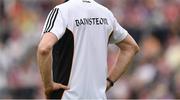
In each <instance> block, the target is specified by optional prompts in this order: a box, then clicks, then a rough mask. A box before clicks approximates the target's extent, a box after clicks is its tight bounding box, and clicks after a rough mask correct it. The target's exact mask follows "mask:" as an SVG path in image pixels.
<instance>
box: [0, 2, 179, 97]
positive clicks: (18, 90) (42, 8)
mask: <svg viewBox="0 0 180 100" xmlns="http://www.w3.org/2000/svg"><path fill="white" fill-rule="evenodd" d="M54 1H56V0H0V98H1V99H2V98H6V99H7V98H9V99H12V98H15V99H18V98H26V99H27V98H30V99H40V98H44V94H43V92H42V91H43V87H42V82H41V78H40V74H39V69H38V66H37V63H36V48H37V44H38V42H39V40H40V34H41V31H42V26H43V24H44V21H45V19H46V17H47V14H48V13H49V11H50V10H51V9H52V8H53V7H54V6H55V5H57V4H58V3H57V2H58V0H57V2H54ZM95 1H97V2H99V3H100V4H102V5H104V6H106V7H108V8H109V9H110V10H111V11H112V12H113V13H114V15H115V17H116V18H117V19H118V21H119V23H120V24H121V26H123V27H124V28H125V29H127V30H128V32H129V33H130V34H131V35H132V36H133V37H134V39H135V40H136V42H137V43H138V44H139V46H140V48H141V51H140V53H139V54H138V55H137V56H136V57H135V59H134V60H133V62H132V63H131V65H130V67H129V69H128V71H127V72H126V73H125V75H123V76H122V77H121V79H120V80H118V82H116V84H115V86H114V87H113V88H111V89H110V90H109V91H108V92H107V96H108V98H109V99H180V0H95ZM108 52H109V55H108V64H109V67H110V72H111V70H112V69H113V68H114V63H115V62H116V60H117V55H118V53H119V52H120V50H119V49H118V48H117V47H116V46H115V45H109V51H108Z"/></svg>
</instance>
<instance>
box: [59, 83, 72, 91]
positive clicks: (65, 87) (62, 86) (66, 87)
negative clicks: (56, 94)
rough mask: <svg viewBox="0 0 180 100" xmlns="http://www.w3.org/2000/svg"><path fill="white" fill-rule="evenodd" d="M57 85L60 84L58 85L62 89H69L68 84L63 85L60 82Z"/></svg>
mask: <svg viewBox="0 0 180 100" xmlns="http://www.w3.org/2000/svg"><path fill="white" fill-rule="evenodd" d="M59 85H60V87H61V88H62V89H65V90H69V89H70V88H69V87H68V86H65V85H62V84H59Z"/></svg>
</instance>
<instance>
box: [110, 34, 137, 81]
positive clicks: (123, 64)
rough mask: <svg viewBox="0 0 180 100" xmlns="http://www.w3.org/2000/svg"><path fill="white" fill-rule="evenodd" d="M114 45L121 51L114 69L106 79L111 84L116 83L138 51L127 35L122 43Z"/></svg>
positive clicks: (135, 44) (133, 41)
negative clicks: (111, 82)
mask: <svg viewBox="0 0 180 100" xmlns="http://www.w3.org/2000/svg"><path fill="white" fill-rule="evenodd" d="M116 45H117V46H118V47H119V48H120V50H121V51H120V53H119V56H118V60H117V63H116V67H115V68H114V69H113V70H112V73H110V75H109V77H108V78H109V79H110V80H111V81H113V82H116V81H117V80H118V79H119V78H120V77H121V76H122V74H123V73H124V72H125V71H126V69H127V67H128V65H129V63H130V62H131V60H132V59H133V57H134V56H135V54H136V53H137V52H138V51H139V47H138V45H137V43H136V42H135V40H134V39H133V38H132V37H131V36H130V35H127V37H126V38H125V39H124V40H123V41H121V42H119V43H117V44H116Z"/></svg>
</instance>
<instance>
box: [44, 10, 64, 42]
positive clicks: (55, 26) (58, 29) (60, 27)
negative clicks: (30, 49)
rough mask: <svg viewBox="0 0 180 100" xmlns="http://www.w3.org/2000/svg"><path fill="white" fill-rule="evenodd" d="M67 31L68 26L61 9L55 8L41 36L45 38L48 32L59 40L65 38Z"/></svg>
mask: <svg viewBox="0 0 180 100" xmlns="http://www.w3.org/2000/svg"><path fill="white" fill-rule="evenodd" d="M65 29H66V25H65V23H64V21H63V17H62V14H61V12H60V10H59V8H54V9H52V10H51V11H50V13H49V15H48V17H47V19H46V22H45V24H44V27H43V32H42V35H41V36H43V35H44V34H45V33H47V32H51V33H53V34H54V35H55V36H56V37H57V38H58V39H60V38H61V37H62V36H63V34H64V32H65Z"/></svg>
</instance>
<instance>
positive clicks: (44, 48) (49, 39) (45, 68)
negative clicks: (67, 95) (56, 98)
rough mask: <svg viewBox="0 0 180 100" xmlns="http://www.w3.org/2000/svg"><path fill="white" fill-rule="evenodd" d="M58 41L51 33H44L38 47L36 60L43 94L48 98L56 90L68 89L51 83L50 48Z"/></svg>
mask: <svg viewBox="0 0 180 100" xmlns="http://www.w3.org/2000/svg"><path fill="white" fill-rule="evenodd" d="M57 41H58V39H57V37H56V36H55V35H54V34H52V33H50V32H49V33H45V34H44V36H43V38H42V40H41V41H40V43H39V45H38V50H37V60H38V65H39V69H40V72H41V77H42V80H43V83H44V88H45V94H46V96H47V98H48V96H49V94H50V93H51V92H52V91H54V90H58V89H68V87H67V86H64V85H62V84H58V83H55V82H53V80H52V73H51V70H52V48H53V46H54V44H55V43H56V42H57Z"/></svg>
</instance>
